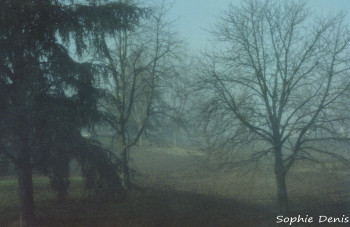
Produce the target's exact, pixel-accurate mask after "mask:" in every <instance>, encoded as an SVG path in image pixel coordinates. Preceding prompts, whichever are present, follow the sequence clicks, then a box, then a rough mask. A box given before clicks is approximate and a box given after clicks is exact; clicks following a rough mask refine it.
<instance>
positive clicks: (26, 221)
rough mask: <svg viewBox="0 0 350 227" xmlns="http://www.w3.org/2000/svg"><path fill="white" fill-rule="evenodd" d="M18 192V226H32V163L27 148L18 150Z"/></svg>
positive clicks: (33, 217) (33, 216)
mask: <svg viewBox="0 0 350 227" xmlns="http://www.w3.org/2000/svg"><path fill="white" fill-rule="evenodd" d="M17 174H18V193H19V209H20V226H21V227H24V226H28V227H29V226H34V219H35V213H34V196H33V181H32V164H31V158H30V154H29V152H28V150H22V151H20V152H18V164H17Z"/></svg>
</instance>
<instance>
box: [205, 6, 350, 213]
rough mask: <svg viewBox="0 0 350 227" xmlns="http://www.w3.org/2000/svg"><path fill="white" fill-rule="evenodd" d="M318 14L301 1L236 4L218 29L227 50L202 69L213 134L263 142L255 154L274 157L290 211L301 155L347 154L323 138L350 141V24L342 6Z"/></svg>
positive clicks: (283, 203)
mask: <svg viewBox="0 0 350 227" xmlns="http://www.w3.org/2000/svg"><path fill="white" fill-rule="evenodd" d="M310 15H311V13H310V11H309V10H307V9H306V7H305V4H304V3H300V2H295V1H271V0H267V1H257V0H248V1H245V2H244V4H243V5H242V6H241V7H234V6H231V7H230V8H229V10H228V11H227V12H225V13H224V14H223V15H222V16H221V18H220V20H219V24H218V26H217V28H216V29H215V31H214V34H215V35H216V37H217V45H218V46H220V49H221V51H213V52H212V53H206V54H204V55H203V56H202V61H201V66H200V69H199V80H198V85H199V88H200V89H201V92H205V95H206V97H207V98H206V100H205V102H203V105H202V110H203V112H202V116H203V118H202V120H203V122H204V124H203V125H204V129H205V131H206V132H207V135H213V134H215V135H217V137H216V139H217V140H215V139H214V140H213V141H212V142H218V140H220V144H221V145H222V146H227V147H229V149H231V150H232V147H230V145H233V146H235V145H237V144H239V143H241V144H242V143H245V142H250V144H251V143H256V144H260V146H259V145H257V146H255V149H254V150H253V154H252V156H251V157H252V158H251V159H249V160H254V161H257V160H259V159H260V158H262V157H264V156H265V155H268V154H271V155H272V156H273V157H274V173H275V177H276V184H277V198H278V203H279V207H280V211H281V212H282V213H287V211H288V200H287V186H286V175H287V173H288V171H289V170H290V169H291V167H292V166H293V164H294V163H295V162H296V160H311V161H317V160H318V158H319V157H320V156H319V155H325V156H330V157H333V158H338V159H340V160H343V161H344V160H345V159H344V158H343V157H342V156H341V155H340V153H337V149H331V150H329V149H327V146H323V145H322V144H321V142H322V143H325V142H326V143H332V141H333V142H334V141H336V142H337V143H342V142H348V141H349V138H348V137H347V136H348V135H344V134H342V133H340V130H339V125H341V124H342V122H344V121H348V120H349V113H346V112H344V111H343V110H345V108H346V106H344V105H343V104H342V102H341V97H342V96H343V95H344V93H345V92H346V91H347V90H348V89H349V87H350V83H349V79H348V77H349V73H350V70H349V69H350V68H349V66H350V65H349V62H350V58H349V56H350V55H349V53H350V52H349V51H350V49H349V41H350V31H349V27H348V24H345V23H344V16H343V15H342V14H337V15H334V16H331V17H329V18H326V19H322V18H316V17H310ZM345 113H346V114H345ZM208 139H209V140H212V139H213V138H210V137H208ZM259 141H262V142H259ZM333 144H334V143H333ZM328 148H329V146H328ZM246 161H248V160H246ZM231 164H232V165H234V164H235V163H231Z"/></svg>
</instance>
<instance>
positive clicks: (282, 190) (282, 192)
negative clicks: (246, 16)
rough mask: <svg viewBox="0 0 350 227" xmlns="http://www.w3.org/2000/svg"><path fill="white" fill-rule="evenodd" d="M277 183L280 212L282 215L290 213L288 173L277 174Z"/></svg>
mask: <svg viewBox="0 0 350 227" xmlns="http://www.w3.org/2000/svg"><path fill="white" fill-rule="evenodd" d="M276 184H277V201H278V206H279V212H280V214H281V215H288V213H289V208H288V197H287V187H286V175H285V174H277V175H276Z"/></svg>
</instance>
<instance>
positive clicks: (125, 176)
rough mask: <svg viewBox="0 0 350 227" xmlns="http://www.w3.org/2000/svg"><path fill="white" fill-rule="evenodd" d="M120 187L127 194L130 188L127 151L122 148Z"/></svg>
mask: <svg viewBox="0 0 350 227" xmlns="http://www.w3.org/2000/svg"><path fill="white" fill-rule="evenodd" d="M121 180H122V186H123V188H124V190H125V193H126V194H127V192H128V190H129V188H130V171H129V163H128V151H127V150H125V149H124V148H123V150H122V173H121Z"/></svg>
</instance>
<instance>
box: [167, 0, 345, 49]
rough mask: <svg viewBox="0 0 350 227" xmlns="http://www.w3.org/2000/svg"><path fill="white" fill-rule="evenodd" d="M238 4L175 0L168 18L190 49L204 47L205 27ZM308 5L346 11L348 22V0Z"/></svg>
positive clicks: (231, 0)
mask: <svg viewBox="0 0 350 227" xmlns="http://www.w3.org/2000/svg"><path fill="white" fill-rule="evenodd" d="M281 1H282V0H281ZM165 2H166V1H165ZM230 3H232V4H234V5H240V4H241V3H242V1H241V0H176V1H175V3H174V5H173V8H172V9H171V11H170V15H169V16H170V18H172V19H175V18H178V19H177V21H176V23H175V24H176V26H175V27H176V30H177V31H178V32H179V34H180V36H181V37H182V38H184V39H185V40H186V41H187V44H188V47H189V49H191V50H194V51H197V50H200V49H204V48H205V47H206V46H209V45H208V42H207V41H208V40H210V39H211V37H210V35H209V33H208V32H207V31H205V29H207V30H208V29H209V30H210V29H211V28H213V27H214V25H215V23H216V21H217V16H218V15H219V14H220V13H221V12H222V11H224V10H225V9H227V7H228V5H229V4H230ZM307 3H308V7H310V9H312V11H314V12H315V13H317V14H323V15H331V14H334V13H336V12H339V11H340V10H345V12H347V14H348V15H347V21H348V23H349V24H350V15H349V14H350V0H308V1H307Z"/></svg>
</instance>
